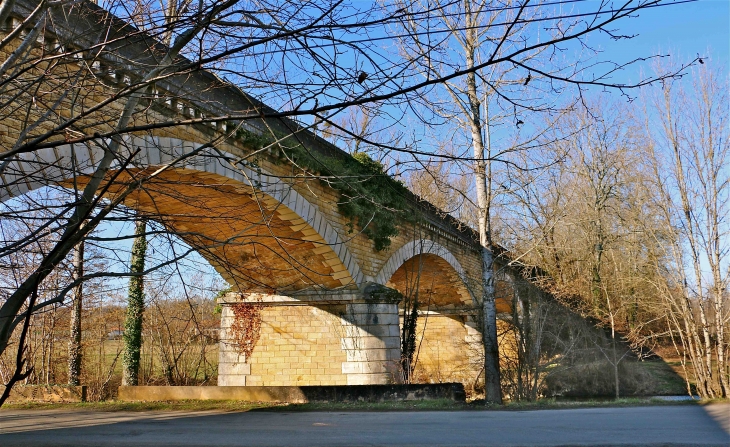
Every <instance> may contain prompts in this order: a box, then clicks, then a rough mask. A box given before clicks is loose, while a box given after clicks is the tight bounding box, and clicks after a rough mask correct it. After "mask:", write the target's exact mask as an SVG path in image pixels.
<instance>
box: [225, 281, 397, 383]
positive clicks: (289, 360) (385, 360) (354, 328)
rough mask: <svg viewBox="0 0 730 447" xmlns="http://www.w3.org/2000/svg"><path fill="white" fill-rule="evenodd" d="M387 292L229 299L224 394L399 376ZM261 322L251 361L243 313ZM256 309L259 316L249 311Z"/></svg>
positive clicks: (392, 302)
mask: <svg viewBox="0 0 730 447" xmlns="http://www.w3.org/2000/svg"><path fill="white" fill-rule="evenodd" d="M383 290H386V291H387V289H384V288H383V289H380V288H372V287H371V288H370V290H368V289H367V288H366V289H365V290H364V291H352V290H345V291H327V292H311V293H299V294H296V295H294V294H292V295H293V296H284V295H270V294H248V295H245V299H244V298H242V297H243V295H240V294H229V295H227V296H226V297H225V298H224V299H222V300H221V301H222V302H221V304H222V314H221V340H220V345H219V346H220V348H219V349H220V351H219V366H218V385H220V386H290V385H301V386H303V385H373V384H389V383H397V382H398V380H399V378H400V375H399V374H398V365H399V360H400V337H399V325H398V300H397V298H395V297H394V296H393V295H389V294H388V293H383V292H382V291H383ZM240 304H246V305H248V306H249V308H248V309H249V311H247V312H245V318H258V324H260V326H259V337H258V339H257V340H255V344H254V347H253V350H251V351H250V354H249V355H248V357H247V356H246V355H245V349H242V348H241V340H242V339H244V340H247V337H246V336H243V337H241V336H240V334H238V335H237V334H236V331H237V330H240V328H241V327H246V328H251V327H253V326H255V325H251V324H246V322H243V323H244V324H240V323H239V324H236V319H237V318H241V316H240V312H239V316H236V312H235V309H236V306H237V305H240ZM250 309H254V311H250Z"/></svg>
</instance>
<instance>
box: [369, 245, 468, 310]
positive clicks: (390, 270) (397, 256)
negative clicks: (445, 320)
mask: <svg viewBox="0 0 730 447" xmlns="http://www.w3.org/2000/svg"><path fill="white" fill-rule="evenodd" d="M418 256H420V257H425V258H426V259H431V260H432V262H436V263H440V264H445V265H448V266H450V270H452V272H453V274H454V276H456V277H457V278H458V281H459V282H460V284H458V285H457V289H459V290H460V291H461V293H462V294H466V295H467V296H468V297H469V298H470V299H471V303H470V304H472V305H476V303H477V300H476V299H475V297H474V295H473V293H472V291H471V290H470V287H469V286H468V282H467V276H466V272H465V271H464V269H463V268H462V266H461V264H460V263H459V261H458V260H457V259H456V257H455V256H454V255H453V254H452V253H451V252H450V251H449V249H447V248H446V247H444V246H443V245H441V244H439V243H438V242H435V241H432V240H429V239H417V240H413V241H410V242H407V243H406V244H404V245H403V246H402V247H400V248H399V249H398V250H397V251H396V252H395V253H393V255H392V256H391V257H390V258H389V259H388V261H386V262H385V264H384V265H383V267H382V268H381V269H380V271H379V272H378V274H377V276H376V278H375V282H377V283H378V284H388V283H389V282H390V281H391V279H392V278H393V276H394V275H395V274H396V272H398V270H399V269H402V268H403V267H404V266H405V265H406V264H407V263H408V262H409V261H411V260H412V259H414V258H415V257H418Z"/></svg>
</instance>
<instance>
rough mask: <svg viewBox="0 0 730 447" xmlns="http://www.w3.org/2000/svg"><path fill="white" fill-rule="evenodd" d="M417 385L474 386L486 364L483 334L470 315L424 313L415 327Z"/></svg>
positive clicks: (415, 375) (414, 377)
mask: <svg viewBox="0 0 730 447" xmlns="http://www.w3.org/2000/svg"><path fill="white" fill-rule="evenodd" d="M416 343H417V348H416V355H417V362H416V367H415V369H414V373H413V379H414V381H415V382H417V383H444V382H461V383H464V384H465V385H467V386H470V385H472V384H474V382H475V381H476V380H477V377H478V376H479V374H480V373H481V370H482V363H483V362H484V349H483V347H482V341H481V333H480V332H479V331H478V330H477V329H476V322H475V321H474V319H473V317H472V316H469V315H442V314H438V313H432V312H424V313H422V314H421V315H420V316H419V318H418V322H417V328H416Z"/></svg>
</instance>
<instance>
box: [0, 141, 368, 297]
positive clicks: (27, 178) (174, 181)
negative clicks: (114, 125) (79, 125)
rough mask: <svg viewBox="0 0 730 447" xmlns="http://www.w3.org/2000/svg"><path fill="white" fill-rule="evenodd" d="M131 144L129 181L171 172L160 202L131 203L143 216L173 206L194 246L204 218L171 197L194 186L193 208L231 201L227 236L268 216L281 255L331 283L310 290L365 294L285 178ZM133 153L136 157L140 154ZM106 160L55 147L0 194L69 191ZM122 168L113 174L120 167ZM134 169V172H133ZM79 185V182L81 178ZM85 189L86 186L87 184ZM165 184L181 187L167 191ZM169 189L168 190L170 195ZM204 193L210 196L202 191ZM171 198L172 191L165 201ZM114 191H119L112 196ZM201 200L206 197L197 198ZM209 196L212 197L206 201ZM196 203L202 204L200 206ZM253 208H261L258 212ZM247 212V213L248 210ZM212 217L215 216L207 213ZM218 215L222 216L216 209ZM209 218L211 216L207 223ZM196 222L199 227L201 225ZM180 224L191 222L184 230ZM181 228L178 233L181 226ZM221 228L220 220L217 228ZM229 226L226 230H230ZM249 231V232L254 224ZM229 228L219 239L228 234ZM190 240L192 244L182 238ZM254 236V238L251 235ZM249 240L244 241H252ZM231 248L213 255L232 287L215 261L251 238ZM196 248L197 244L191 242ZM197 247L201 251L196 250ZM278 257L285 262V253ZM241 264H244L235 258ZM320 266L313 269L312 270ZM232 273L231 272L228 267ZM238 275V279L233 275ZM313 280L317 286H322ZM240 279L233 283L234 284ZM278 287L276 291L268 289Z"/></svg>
mask: <svg viewBox="0 0 730 447" xmlns="http://www.w3.org/2000/svg"><path fill="white" fill-rule="evenodd" d="M124 142H125V144H124V145H123V149H122V150H121V151H120V152H121V153H120V159H124V157H125V156H126V157H132V156H133V159H132V162H131V163H130V165H129V166H128V167H127V171H128V172H129V173H130V175H133V172H134V171H140V170H145V169H148V170H149V169H155V168H158V167H163V166H172V165H174V168H168V169H167V170H166V172H164V173H163V174H161V175H160V176H159V179H160V181H157V182H155V181H153V182H149V183H148V184H147V185H146V189H145V191H148V192H149V191H152V190H154V188H157V189H156V190H155V191H157V192H158V193H159V194H158V195H159V197H158V198H153V197H152V196H153V195H154V194H145V193H144V192H140V193H136V194H135V195H134V196H132V198H131V199H130V200H129V201H128V202H127V203H129V202H134V203H136V204H137V205H138V207H139V208H142V210H143V211H144V212H150V213H151V214H152V212H153V211H157V210H156V209H155V208H159V207H160V206H162V205H161V202H163V201H165V200H166V201H167V203H166V205H164V206H167V208H168V209H174V211H176V212H175V213H173V214H176V219H177V221H173V219H172V218H170V219H169V220H168V221H167V222H165V224H166V225H167V226H170V227H172V228H173V229H176V230H179V232H180V233H181V234H183V236H181V237H182V238H183V239H185V240H186V241H187V242H191V240H192V239H194V238H193V237H192V236H190V234H192V233H195V231H193V230H194V228H192V227H194V226H195V225H196V224H198V225H201V222H200V219H195V212H196V211H195V210H194V208H193V207H192V206H190V207H188V208H185V206H184V204H183V203H181V202H180V200H178V201H177V202H175V200H174V199H173V198H172V197H173V195H172V194H171V193H172V192H173V191H172V188H174V187H179V186H177V185H180V184H182V183H185V184H186V185H187V186H189V190H190V191H191V192H192V193H191V196H193V197H191V198H190V201H191V202H195V203H196V204H197V205H198V206H203V207H205V206H206V205H210V203H211V201H215V200H218V202H219V203H222V202H224V201H226V200H229V201H230V202H231V204H230V206H227V207H226V208H228V209H227V210H225V212H226V213H228V215H229V219H228V220H229V221H228V222H227V224H226V225H228V228H227V229H228V230H229V231H232V232H234V233H235V231H236V228H234V227H235V226H236V224H235V222H236V221H239V220H242V219H235V217H236V215H235V213H239V214H240V215H241V216H243V215H244V214H246V212H248V214H250V213H251V210H252V209H254V210H255V208H259V209H261V210H266V212H267V213H268V214H267V219H269V221H268V222H267V226H268V230H267V231H268V232H269V233H271V234H270V235H269V236H271V238H272V239H273V240H277V241H278V240H281V241H282V242H281V243H282V244H284V245H285V247H282V249H281V250H278V251H280V252H282V253H287V256H291V255H290V254H288V252H289V251H291V252H292V253H295V254H296V253H297V252H298V253H299V254H300V255H301V256H302V259H301V260H298V261H297V262H299V263H300V264H301V267H302V268H303V269H308V272H309V270H311V274H312V276H314V277H316V278H325V279H326V277H331V280H327V281H325V282H324V283H322V284H317V283H316V282H317V281H316V280H314V279H313V280H312V281H313V282H312V284H309V286H317V285H321V286H324V287H326V288H333V287H343V286H351V287H359V286H361V285H362V283H363V278H364V275H363V273H362V272H361V270H360V267H359V265H358V263H357V262H356V259H355V257H354V256H353V254H352V253H351V252H350V250H349V249H348V247H347V246H346V245H345V243H344V241H343V240H342V238H341V237H340V235H339V234H338V233H337V231H336V230H335V229H334V228H333V226H332V225H331V224H330V223H329V222H328V220H327V218H326V217H325V216H324V215H323V213H321V212H320V211H319V210H318V208H317V206H315V205H314V204H312V203H311V202H310V201H308V200H307V199H306V198H305V197H304V196H302V195H301V194H299V193H298V192H297V191H296V190H295V189H294V188H293V187H292V185H291V184H289V183H287V182H285V181H283V180H282V179H280V178H278V177H276V176H274V175H271V174H270V173H268V172H266V171H265V170H263V169H262V168H260V167H258V166H256V165H255V164H253V163H249V164H246V165H237V166H236V167H234V166H232V165H231V163H229V162H228V161H227V160H226V158H227V157H229V158H228V159H231V160H232V159H235V158H234V157H233V156H231V155H230V154H226V153H225V152H221V151H219V150H217V149H212V148H204V149H201V148H202V145H201V144H198V143H193V142H189V141H184V140H180V139H176V138H167V137H155V136H144V137H142V136H131V135H127V136H125V137H124ZM134 151H137V152H136V154H135V152H134ZM193 151H198V153H196V154H195V155H192V156H190V157H189V158H186V159H184V160H183V161H181V162H177V163H176V160H177V159H178V158H179V157H185V156H186V155H189V154H191V153H192V152H193ZM102 156H103V150H102V149H101V148H100V147H98V146H95V145H87V144H65V145H60V146H58V147H55V148H46V149H40V150H36V151H33V152H29V153H24V154H19V156H18V157H17V158H16V159H14V160H12V161H10V162H8V163H6V165H5V166H4V169H3V170H2V174H0V180H2V183H3V185H2V186H3V187H2V188H0V202H4V201H7V200H8V199H10V198H11V197H14V196H19V195H22V194H25V193H26V192H28V191H30V190H33V189H37V188H39V187H42V186H46V185H49V184H61V185H63V184H64V182H65V183H66V184H68V183H69V182H70V181H71V179H74V178H77V177H79V176H84V175H89V174H91V173H92V172H93V171H94V170H95V168H96V166H98V163H99V161H100V160H101V158H102ZM119 167H120V165H119V163H118V162H115V165H113V166H112V168H114V169H115V168H119ZM131 167H133V169H130V168H131ZM77 180H78V179H77ZM81 181H82V182H83V180H81ZM166 183H168V184H170V185H175V186H167V187H166V186H164V185H165V184H166ZM195 186H206V188H197V189H196V188H195ZM165 188H168V189H167V190H165ZM204 189H205V190H206V191H207V192H206V193H202V192H201V191H203V190H204ZM165 191H167V192H169V193H170V194H167V193H166V192H165ZM112 192H113V191H112ZM195 194H199V195H200V197H197V198H196V197H194V196H195ZM206 194H207V195H206ZM196 201H197V202H196ZM252 204H254V205H255V206H252ZM247 207H248V208H247ZM209 211H210V210H209ZM214 211H215V212H220V210H214ZM201 217H204V218H207V219H210V218H211V217H210V216H201ZM196 220H197V221H196ZM182 221H185V222H183V223H181V222H182ZM176 224H177V225H178V228H175V225H176ZM219 224H220V221H219ZM224 226H225V225H224ZM249 226H250V225H249ZM275 228H278V229H279V230H281V231H279V233H281V232H283V231H286V232H288V233H287V235H286V237H281V235H280V234H276V231H274V229H275ZM224 231H225V229H222V230H220V231H219V232H221V233H222V232H224ZM186 233H187V234H188V238H187V239H186V237H185V236H184V235H185V234H186ZM249 236H250V235H249ZM249 236H246V237H249ZM264 236H266V235H264V234H257V235H254V236H250V237H249V239H250V240H253V239H254V238H255V237H258V238H259V239H261V238H263V237H264ZM198 239H199V240H197V243H198V244H197V247H196V248H198V247H202V248H203V251H205V250H206V248H205V242H204V240H205V239H206V237H202V238H200V237H199V238H198ZM219 239H220V236H216V237H212V238H210V240H216V241H218V242H220V241H219ZM231 239H232V240H231V242H233V244H231V247H225V244H222V243H217V244H215V245H217V246H216V247H215V249H213V248H210V249H208V251H209V253H208V255H209V256H206V254H205V253H203V255H204V256H206V257H208V258H209V261H211V263H212V264H213V265H214V267H216V269H218V270H219V272H220V273H221V274H222V275H223V276H224V278H226V279H227V280H231V278H232V275H233V273H232V272H231V271H229V272H226V271H222V270H225V269H224V268H223V267H222V265H221V262H216V260H215V259H211V258H215V256H212V255H213V251H216V252H217V253H216V254H221V253H223V252H225V251H227V252H231V253H229V254H226V253H223V254H224V257H226V258H230V257H231V256H233V257H235V256H239V257H240V256H241V255H240V254H239V253H233V252H232V251H235V248H234V247H235V243H236V242H237V240H238V241H241V240H243V239H245V237H244V236H240V237H238V239H237V236H236V235H235V234H234V237H233V238H231ZM192 242H196V241H194V240H193V241H192ZM209 245H211V244H209ZM265 245H266V244H264V243H261V242H258V243H257V244H252V246H254V247H259V249H260V250H261V251H265V250H266V249H269V251H270V252H271V253H269V254H270V257H276V256H277V254H276V253H274V252H275V251H277V250H272V249H271V247H265ZM194 246H195V245H194ZM278 256H282V254H281V253H279V254H278ZM236 259H238V258H236ZM312 265H314V266H315V267H312ZM226 268H229V270H230V266H229V265H227V266H226ZM262 270H263V267H262ZM233 276H235V275H233ZM316 278H315V279H316ZM233 279H235V278H233ZM291 284H292V288H293V289H295V290H296V289H301V288H305V286H306V284H304V283H302V282H301V281H299V282H297V283H296V284H294V282H292V283H291ZM270 288H274V287H270ZM284 291H286V290H284Z"/></svg>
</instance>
